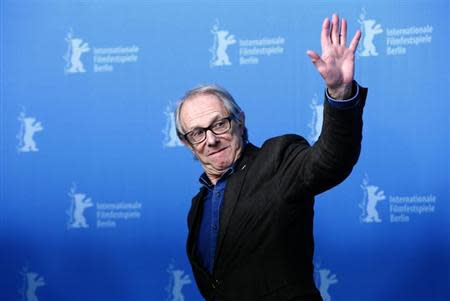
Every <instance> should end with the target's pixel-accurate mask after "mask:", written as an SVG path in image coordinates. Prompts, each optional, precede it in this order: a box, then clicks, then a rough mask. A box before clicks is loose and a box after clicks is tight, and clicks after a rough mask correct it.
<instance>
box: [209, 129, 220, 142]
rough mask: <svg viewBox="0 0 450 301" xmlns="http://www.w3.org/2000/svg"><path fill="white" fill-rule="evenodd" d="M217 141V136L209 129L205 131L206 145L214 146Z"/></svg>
mask: <svg viewBox="0 0 450 301" xmlns="http://www.w3.org/2000/svg"><path fill="white" fill-rule="evenodd" d="M218 142H219V138H218V137H217V136H216V135H215V134H214V133H213V132H212V131H211V130H207V131H206V144H207V145H208V146H214V145H216V144H217V143H218Z"/></svg>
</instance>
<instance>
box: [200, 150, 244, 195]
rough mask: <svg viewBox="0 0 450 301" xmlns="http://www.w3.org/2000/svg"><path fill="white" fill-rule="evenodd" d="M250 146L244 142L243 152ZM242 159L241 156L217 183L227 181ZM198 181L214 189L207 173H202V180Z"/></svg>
mask: <svg viewBox="0 0 450 301" xmlns="http://www.w3.org/2000/svg"><path fill="white" fill-rule="evenodd" d="M248 144H249V142H248V141H245V142H244V147H243V150H244V151H245V149H246V148H247V145H248ZM241 158H242V155H241V157H240V158H239V159H238V160H237V161H236V162H234V164H233V165H231V167H230V168H228V169H227V170H226V171H225V172H224V173H223V174H222V176H221V177H220V178H219V180H218V181H217V182H219V181H222V180H225V179H226V178H228V177H229V176H230V175H231V174H232V173H234V170H235V168H236V166H237V165H238V163H239V161H240V159H241ZM198 180H199V182H200V183H201V184H202V185H203V186H205V187H206V188H208V189H211V188H213V187H214V185H213V183H211V180H210V179H209V178H208V176H207V175H206V173H202V175H201V176H200V178H199V179H198Z"/></svg>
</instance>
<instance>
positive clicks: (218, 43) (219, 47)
mask: <svg viewBox="0 0 450 301" xmlns="http://www.w3.org/2000/svg"><path fill="white" fill-rule="evenodd" d="M218 23H219V22H218V21H217V20H216V24H215V25H214V26H213V29H212V30H211V33H212V34H213V35H214V40H213V45H212V47H211V48H210V49H209V51H210V52H211V54H212V57H211V61H210V66H211V67H217V66H229V65H231V61H230V58H229V56H228V54H227V48H228V46H230V45H233V44H235V43H236V39H235V38H234V35H232V34H230V33H229V32H228V31H227V30H223V29H220V28H219V24H218Z"/></svg>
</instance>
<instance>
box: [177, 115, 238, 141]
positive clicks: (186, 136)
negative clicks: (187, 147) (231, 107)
mask: <svg viewBox="0 0 450 301" xmlns="http://www.w3.org/2000/svg"><path fill="white" fill-rule="evenodd" d="M234 119H235V117H234V116H232V115H230V116H228V117H225V118H221V119H219V120H217V121H215V122H213V123H212V124H211V125H210V126H208V127H206V128H201V127H198V128H195V129H193V130H192V131H189V132H187V133H186V134H184V135H183V138H184V139H185V140H186V141H187V142H189V143H190V144H191V145H196V144H200V143H202V142H203V141H205V140H206V132H207V131H208V130H210V131H211V132H212V133H213V134H214V135H223V134H225V133H226V132H228V131H229V130H230V129H231V121H233V120H234ZM224 120H226V121H228V128H227V129H226V130H224V131H223V132H220V133H216V132H215V131H214V130H213V127H214V126H215V125H216V124H217V123H219V122H222V121H224ZM197 130H203V133H204V134H203V136H204V137H203V138H202V140H200V141H197V142H193V141H191V140H190V139H189V138H188V137H189V134H191V133H192V132H193V131H197Z"/></svg>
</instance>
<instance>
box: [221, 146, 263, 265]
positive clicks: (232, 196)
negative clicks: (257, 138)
mask: <svg viewBox="0 0 450 301" xmlns="http://www.w3.org/2000/svg"><path fill="white" fill-rule="evenodd" d="M256 150H257V148H256V147H255V146H254V145H252V144H248V145H247V146H246V148H245V151H244V154H243V156H242V159H241V160H240V161H239V162H238V164H237V167H236V170H235V172H234V173H233V174H232V175H231V176H230V177H229V179H228V182H227V187H226V188H225V198H224V201H223V203H222V207H221V208H220V228H219V236H218V238H217V247H216V254H215V256H214V257H215V258H214V263H215V264H214V266H215V267H216V266H217V259H218V258H220V253H221V251H222V246H223V241H224V238H225V236H226V235H227V230H228V225H229V223H230V219H231V217H232V215H233V212H234V209H235V207H236V204H237V202H238V200H239V195H240V193H241V189H242V186H243V185H244V182H245V177H246V175H247V171H248V170H249V167H250V164H251V162H252V158H253V155H254V154H255V151H256Z"/></svg>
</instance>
